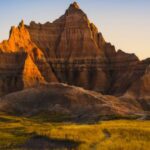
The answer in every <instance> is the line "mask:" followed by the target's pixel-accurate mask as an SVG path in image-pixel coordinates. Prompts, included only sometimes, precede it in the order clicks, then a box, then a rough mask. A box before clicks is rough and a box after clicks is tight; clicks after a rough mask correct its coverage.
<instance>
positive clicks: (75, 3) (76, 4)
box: [69, 2, 80, 9]
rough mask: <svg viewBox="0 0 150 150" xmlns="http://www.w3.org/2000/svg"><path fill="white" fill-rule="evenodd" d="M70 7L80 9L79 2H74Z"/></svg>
mask: <svg viewBox="0 0 150 150" xmlns="http://www.w3.org/2000/svg"><path fill="white" fill-rule="evenodd" d="M69 8H74V9H80V7H79V5H78V3H77V2H73V3H72V4H70V7H69Z"/></svg>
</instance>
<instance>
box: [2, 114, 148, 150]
mask: <svg viewBox="0 0 150 150" xmlns="http://www.w3.org/2000/svg"><path fill="white" fill-rule="evenodd" d="M34 136H41V137H46V138H48V139H53V141H54V139H55V140H56V141H57V143H58V141H61V142H62V141H63V142H70V143H71V142H74V143H78V148H77V149H78V150H90V149H91V150H149V147H150V121H139V120H112V121H102V122H99V123H97V124H90V125H89V124H75V123H52V122H49V121H39V117H38V119H36V118H32V119H29V118H23V117H14V116H8V115H5V114H3V113H0V149H2V150H5V149H10V150H11V149H17V148H18V149H21V146H22V145H24V143H26V141H28V140H29V139H31V138H32V137H34ZM59 149H60V150H61V148H59ZM62 149H63V148H62ZM64 149H65V148H64ZM72 149H73V148H72Z"/></svg>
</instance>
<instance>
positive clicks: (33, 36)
mask: <svg viewBox="0 0 150 150" xmlns="http://www.w3.org/2000/svg"><path fill="white" fill-rule="evenodd" d="M149 65H150V59H147V60H143V61H140V60H139V59H138V58H137V56H136V55H135V54H127V53H125V52H123V51H122V50H118V51H116V50H115V47H114V46H113V45H111V44H110V43H108V42H106V41H105V40H104V37H103V36H102V33H100V32H98V29H97V28H96V26H95V25H94V24H93V23H91V22H90V21H89V19H88V17H87V15H86V14H85V13H84V12H83V11H82V10H81V9H80V7H79V6H78V4H77V3H76V2H74V3H73V4H71V5H70V6H69V8H68V9H67V10H66V12H65V14H64V15H62V16H61V17H60V18H58V19H57V20H55V21H54V22H52V23H50V22H47V23H45V24H40V23H38V24H37V23H35V22H33V21H32V22H31V23H30V25H29V26H27V25H24V22H23V21H22V22H21V23H20V24H19V26H18V27H12V28H11V31H10V36H9V39H8V40H6V41H3V42H2V43H1V44H0V95H5V94H7V93H10V92H14V91H18V90H23V89H24V88H28V87H32V86H37V85H38V84H41V83H48V82H61V83H66V84H69V85H75V86H79V87H83V88H84V89H87V90H93V91H97V92H100V93H102V94H107V95H108V94H109V95H115V96H120V97H123V99H125V98H126V99H134V100H137V101H138V102H139V103H140V104H142V106H144V109H145V108H146V109H147V107H148V108H149V101H150V80H149V79H150V75H149V74H150V73H149ZM145 102H146V106H145ZM143 103H144V104H143ZM147 105H148V106H147Z"/></svg>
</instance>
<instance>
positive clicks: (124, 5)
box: [0, 0, 150, 59]
mask: <svg viewBox="0 0 150 150" xmlns="http://www.w3.org/2000/svg"><path fill="white" fill-rule="evenodd" d="M72 2H73V0H0V41H2V40H4V39H7V38H8V35H9V30H10V27H11V26H14V25H15V26H17V25H18V23H19V22H20V21H21V20H22V19H23V20H24V22H25V24H29V23H30V21H31V20H34V21H35V22H40V23H45V22H47V21H50V22H52V21H54V20H55V19H57V18H58V17H59V16H61V15H62V14H64V12H65V10H66V9H67V8H68V7H69V4H70V3H72ZM76 2H78V4H79V6H80V8H81V9H82V10H83V11H84V12H85V13H86V14H87V16H88V18H89V19H90V21H91V22H93V23H94V24H95V25H96V26H97V28H98V30H99V32H102V34H103V36H104V38H105V40H106V41H107V42H111V43H112V44H113V45H115V47H116V49H121V50H123V51H125V52H128V53H135V54H136V55H137V56H138V57H139V58H140V59H144V58H147V57H150V0H76Z"/></svg>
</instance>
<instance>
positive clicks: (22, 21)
mask: <svg viewBox="0 0 150 150" xmlns="http://www.w3.org/2000/svg"><path fill="white" fill-rule="evenodd" d="M18 27H19V28H22V27H24V20H21V22H20V23H19V26H18Z"/></svg>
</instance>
